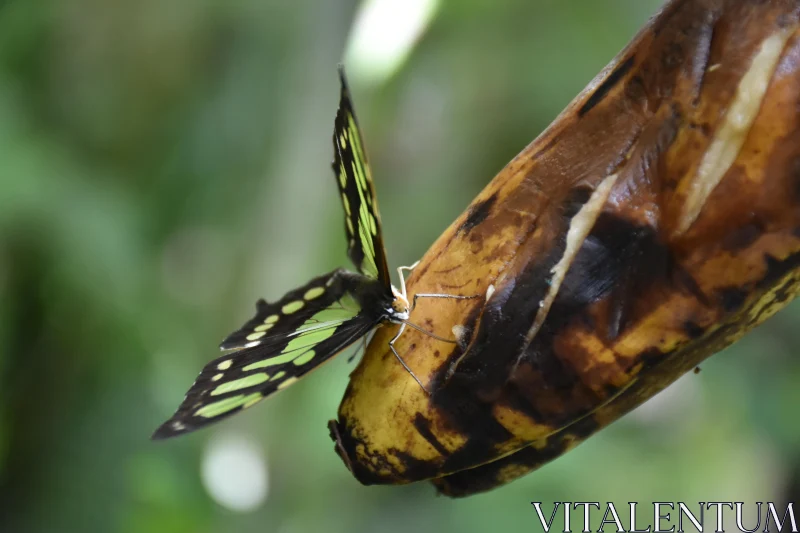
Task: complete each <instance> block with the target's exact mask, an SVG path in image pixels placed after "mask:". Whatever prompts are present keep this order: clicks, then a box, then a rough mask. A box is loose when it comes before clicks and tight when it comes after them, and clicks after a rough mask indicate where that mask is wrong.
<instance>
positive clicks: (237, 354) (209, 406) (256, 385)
mask: <svg viewBox="0 0 800 533" xmlns="http://www.w3.org/2000/svg"><path fill="white" fill-rule="evenodd" d="M339 79H340V82H341V93H340V100H339V109H338V112H337V113H336V120H335V122H334V131H333V145H334V160H333V170H334V173H335V174H336V182H337V184H338V187H339V193H340V195H341V199H342V205H343V207H344V212H345V232H346V235H347V254H348V256H349V257H350V260H351V261H352V262H353V263H354V265H355V266H356V268H357V270H358V272H350V271H347V270H345V269H341V268H340V269H336V270H333V271H332V272H329V273H327V274H324V275H322V276H319V277H317V278H314V279H312V280H311V281H310V282H308V283H307V284H305V285H304V286H302V287H300V288H297V289H295V290H293V291H291V292H289V293H287V294H286V295H285V296H284V297H283V298H281V299H280V300H278V301H277V302H274V303H267V302H266V301H265V300H263V299H261V300H259V301H258V302H257V303H256V314H255V316H254V317H253V318H251V319H250V320H249V321H247V323H245V324H244V326H242V327H241V328H240V329H238V330H237V331H235V332H233V333H231V334H230V335H229V336H228V337H227V338H225V340H223V341H222V344H221V345H220V349H222V350H225V351H227V352H228V353H226V354H225V355H223V356H221V357H219V358H218V359H215V360H214V361H211V362H210V363H208V364H207V365H206V366H205V368H203V370H202V372H201V373H200V376H199V377H198V378H197V379H196V380H195V382H194V384H193V385H192V387H191V388H190V389H189V392H188V393H187V394H186V397H185V398H184V400H183V402H182V403H181V405H180V406H179V407H178V410H177V411H176V412H175V414H174V415H172V417H171V418H170V419H169V420H167V421H166V422H165V423H164V424H162V425H161V426H160V427H159V428H158V429H157V430H156V432H155V433H154V434H153V438H154V439H163V438H169V437H174V436H177V435H181V434H184V433H188V432H190V431H194V430H196V429H199V428H201V427H204V426H207V425H209V424H211V423H214V422H217V421H219V420H221V419H223V418H226V417H228V416H230V415H232V414H234V413H236V412H239V411H241V410H242V409H246V408H248V407H250V406H252V405H254V404H256V403H258V402H259V401H261V400H263V399H264V398H266V397H267V396H269V395H270V394H272V393H274V392H276V391H278V390H281V389H284V388H286V387H288V386H290V385H292V384H293V383H295V382H296V381H297V380H298V379H299V378H300V377H302V376H303V375H305V374H306V373H308V372H309V371H311V370H313V369H314V368H317V367H318V366H319V365H320V364H322V363H324V362H325V361H327V360H329V359H330V358H331V357H333V356H334V355H336V354H337V353H339V352H340V351H342V350H343V349H345V348H347V347H348V346H350V345H351V344H353V343H354V342H355V341H357V340H359V339H361V338H362V337H364V336H365V335H367V334H368V333H369V332H371V331H372V330H373V329H374V328H375V327H377V326H379V325H381V324H386V323H391V324H399V325H400V328H399V329H398V332H397V334H396V335H395V337H394V338H393V339H392V340H391V341H390V342H389V346H390V348H391V349H392V352H393V353H394V355H395V357H396V358H397V360H398V361H399V362H400V363H401V364H402V365H403V367H404V368H405V369H406V370H407V371H408V372H409V373H410V374H411V376H412V377H414V379H415V380H416V381H417V383H419V385H420V386H421V387H422V388H423V389H424V388H425V387H424V385H423V384H422V382H421V381H420V380H419V379H418V378H417V376H416V375H415V374H414V373H413V372H412V371H411V369H410V368H409V367H408V366H407V365H406V363H405V362H404V361H403V358H402V357H401V356H400V354H398V353H397V350H396V349H395V348H394V342H395V341H396V340H397V339H398V338H399V337H400V335H401V334H402V333H403V331H404V329H405V327H406V326H409V327H412V328H415V329H418V330H420V331H422V332H423V333H426V334H428V335H430V336H432V337H434V338H436V339H439V340H442V341H445V342H454V341H451V340H448V339H444V338H442V337H438V336H436V335H434V334H433V333H430V332H428V331H425V330H423V329H421V328H420V327H419V326H416V325H414V324H413V323H411V322H408V318H409V314H410V312H411V311H412V310H413V309H414V307H415V305H416V302H417V298H423V297H431V298H454V299H466V298H474V296H456V295H449V294H416V295H415V296H414V298H413V300H412V302H411V304H410V305H409V301H408V297H407V295H406V287H405V279H404V277H403V271H404V270H407V271H410V270H412V269H413V268H414V266H416V264H414V265H412V266H410V267H399V268H398V269H397V272H398V274H399V276H400V289H397V288H395V287H394V286H393V285H392V283H391V277H390V275H389V268H388V266H387V262H386V252H385V250H384V246H383V237H382V234H381V220H380V215H379V214H378V202H377V198H376V195H375V187H374V185H373V182H372V176H371V173H370V168H369V164H368V162H367V156H366V152H365V151H364V143H363V141H362V138H361V134H360V131H359V128H358V122H357V121H356V115H355V112H354V110H353V105H352V102H351V100H350V92H349V89H348V87H347V81H346V79H345V75H344V69H343V68H342V67H341V66H340V67H339Z"/></svg>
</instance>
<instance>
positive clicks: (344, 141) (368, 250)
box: [333, 67, 391, 287]
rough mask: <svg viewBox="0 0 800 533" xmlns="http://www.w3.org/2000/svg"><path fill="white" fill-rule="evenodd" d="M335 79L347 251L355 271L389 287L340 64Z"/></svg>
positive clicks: (336, 164)
mask: <svg viewBox="0 0 800 533" xmlns="http://www.w3.org/2000/svg"><path fill="white" fill-rule="evenodd" d="M339 78H340V80H341V87H342V88H341V96H340V99H339V110H338V112H337V113H336V122H335V125H334V130H333V147H334V150H333V171H334V172H335V173H336V178H337V179H336V181H337V183H338V185H339V192H340V193H341V196H342V204H343V205H344V212H345V231H346V232H347V254H348V256H349V257H350V259H351V260H352V261H353V263H354V264H355V265H356V267H357V268H358V270H359V272H361V273H362V274H364V275H365V276H369V277H371V278H375V279H379V280H380V281H381V282H383V284H384V285H385V286H386V287H389V286H390V284H391V280H390V277H389V269H388V267H387V264H386V252H385V250H384V248H383V237H382V234H381V218H380V215H379V213H378V201H377V198H376V197H375V186H374V184H373V183H372V175H371V172H370V168H369V163H368V162H367V154H366V152H365V150H364V142H363V140H362V139H361V133H360V132H359V129H358V122H357V121H356V114H355V111H354V110H353V104H352V102H351V101H350V91H349V89H348V88H347V80H346V79H345V76H344V69H343V68H342V67H339Z"/></svg>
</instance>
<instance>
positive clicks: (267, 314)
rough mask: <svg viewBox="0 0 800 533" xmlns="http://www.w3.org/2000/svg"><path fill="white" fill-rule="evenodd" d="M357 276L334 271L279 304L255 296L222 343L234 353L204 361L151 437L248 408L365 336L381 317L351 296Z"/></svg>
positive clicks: (176, 432) (184, 430)
mask: <svg viewBox="0 0 800 533" xmlns="http://www.w3.org/2000/svg"><path fill="white" fill-rule="evenodd" d="M362 279H366V278H363V277H362V276H358V275H357V274H351V273H348V272H346V271H343V270H334V271H333V272H330V273H329V274H326V275H323V276H320V277H318V278H315V279H313V280H312V281H311V282H309V283H308V284H306V285H304V286H303V287H300V288H299V289H296V290H294V291H291V292H290V293H288V294H287V295H286V296H284V297H283V298H281V299H280V301H278V302H275V303H272V304H269V303H267V302H265V301H264V300H259V302H258V304H257V306H256V315H255V316H254V317H253V318H252V319H251V320H249V321H248V322H247V323H246V324H245V325H244V326H243V327H242V328H241V329H239V330H238V331H236V332H234V333H232V334H231V335H229V336H228V337H227V338H226V339H225V340H224V341H223V342H222V345H221V348H222V349H226V350H232V351H230V352H229V353H228V354H226V355H223V356H222V357H220V358H218V359H216V360H214V361H211V362H210V363H208V364H207V365H206V367H205V368H204V369H203V371H202V372H201V373H200V376H199V377H198V378H197V380H195V382H194V384H193V385H192V387H191V388H190V389H189V392H188V393H187V394H186V397H185V398H184V400H183V402H182V403H181V405H180V407H179V408H178V410H177V411H176V412H175V414H174V415H173V416H172V418H170V419H169V420H167V421H166V422H165V423H164V424H163V425H161V427H159V428H158V429H157V430H156V432H155V434H154V435H153V438H156V439H159V438H168V437H174V436H176V435H180V434H182V433H187V432H189V431H194V430H195V429H198V428H201V427H203V426H206V425H208V424H210V423H212V422H216V421H218V420H220V419H222V418H225V417H227V416H230V415H232V414H234V413H236V412H238V411H240V410H242V409H245V408H247V407H250V406H251V405H254V404H255V403H257V402H259V401H260V400H262V399H264V398H265V397H267V396H269V395H270V394H272V393H273V392H275V391H277V390H280V389H283V388H285V387H287V386H289V385H291V384H292V383H294V382H295V381H296V380H297V379H298V378H300V377H301V376H303V375H304V374H306V373H307V372H309V371H311V370H313V369H314V368H316V367H318V366H319V365H320V364H321V363H323V362H325V361H327V360H328V359H330V358H331V357H332V356H334V355H335V354H337V353H338V352H340V351H341V350H343V349H344V348H346V347H347V346H349V345H350V344H352V343H353V342H355V341H356V340H358V339H359V338H361V337H362V336H364V335H366V334H367V333H368V332H369V331H370V330H371V329H372V328H373V327H375V326H376V325H377V324H378V323H379V322H380V319H381V316H380V313H379V312H378V313H376V312H375V310H371V309H363V308H362V305H361V304H360V303H359V301H358V299H357V298H356V297H355V296H354V295H355V294H356V293H358V284H359V283H360V281H361V280H362Z"/></svg>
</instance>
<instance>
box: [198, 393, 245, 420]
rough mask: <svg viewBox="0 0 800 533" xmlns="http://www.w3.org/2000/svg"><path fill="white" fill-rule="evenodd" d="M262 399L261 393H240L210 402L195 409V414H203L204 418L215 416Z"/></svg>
mask: <svg viewBox="0 0 800 533" xmlns="http://www.w3.org/2000/svg"><path fill="white" fill-rule="evenodd" d="M260 399H261V394H260V393H258V392H254V393H253V394H239V395H238V396H232V397H231V398H225V399H224V400H220V401H218V402H214V403H210V404H208V405H206V406H204V407H201V408H200V409H198V410H197V411H195V413H194V416H201V417H203V418H214V417H217V416H220V415H224V414H225V413H227V412H228V411H233V410H234V409H237V408H239V407H244V406H247V407H249V406H250V405H252V404H253V403H255V402H257V401H258V400H260Z"/></svg>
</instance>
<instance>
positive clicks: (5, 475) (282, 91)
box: [0, 0, 800, 533]
mask: <svg viewBox="0 0 800 533" xmlns="http://www.w3.org/2000/svg"><path fill="white" fill-rule="evenodd" d="M378 3H379V4H386V1H384V2H378ZM389 3H391V2H389ZM372 4H375V2H373V3H372ZM659 4H660V1H659V0H602V1H601V0H595V1H588V0H502V1H498V0H441V1H439V2H435V1H429V0H419V1H411V0H409V1H407V2H401V5H402V6H404V7H403V8H402V9H401V10H400V11H398V12H397V13H394V14H392V16H391V17H390V19H389V20H390V22H389V23H388V24H387V23H386V22H385V20H383V19H380V18H379V17H372V18H370V17H365V18H359V9H366V8H367V7H369V6H365V5H359V2H357V1H355V0H325V1H320V0H317V1H312V0H294V1H288V0H283V1H279V0H229V1H227V2H220V1H212V0H170V1H162V0H158V1H157V0H138V1H135V2H133V1H131V2H126V1H123V0H116V1H110V0H69V1H67V0H36V1H34V0H6V1H5V2H2V3H0V532H2V533H17V532H20V533H28V532H33V533H38V532H67V533H71V532H84V533H85V532H102V533H106V532H122V533H133V532H136V533H138V532H148V533H162V532H163V533H167V532H169V533H172V532H177V533H183V532H186V533H189V532H191V533H214V532H222V533H239V532H279V533H304V532H317V531H325V532H332V533H336V532H403V533H406V532H408V531H415V532H428V531H430V532H437V533H441V532H450V531H453V532H455V531H458V532H484V531H509V532H511V531H538V530H540V526H539V525H538V521H537V519H536V516H535V512H534V510H533V508H532V507H531V506H530V503H529V502H530V501H545V502H552V501H554V500H567V501H600V502H605V501H615V502H619V505H620V506H622V508H626V507H625V505H626V502H628V501H632V500H638V501H643V502H649V501H652V500H663V501H687V502H695V503H696V502H697V501H709V500H715V499H716V500H723V501H736V500H741V501H745V502H752V501H754V500H761V501H766V500H776V499H777V500H780V499H786V498H789V499H794V500H795V501H796V500H797V499H798V493H800V487H799V484H800V482H798V476H799V475H800V469H799V468H798V465H800V454H799V453H798V451H797V450H798V449H800V421H798V416H797V414H796V406H797V405H798V404H799V403H800V388H798V387H797V385H796V383H797V382H798V379H800V365H798V359H797V358H796V357H794V354H795V353H796V352H797V350H798V348H800V332H799V331H798V329H797V327H796V326H794V322H795V321H796V319H797V316H798V307H797V305H794V306H792V307H791V308H789V309H788V310H786V311H784V312H782V313H780V314H779V315H778V316H777V317H775V318H774V319H772V320H770V321H769V322H768V323H767V324H765V325H764V326H763V327H761V328H760V329H759V330H758V331H756V332H755V333H754V334H751V335H749V336H747V337H746V338H745V339H744V340H743V341H741V342H740V343H738V344H737V345H736V346H734V347H733V348H731V349H729V350H727V351H726V352H725V353H722V354H719V355H717V356H715V357H713V358H712V359H711V360H709V361H708V362H707V363H706V364H704V365H703V372H702V373H700V374H699V375H689V376H686V377H684V378H683V379H681V380H680V381H679V382H677V383H676V384H675V385H674V386H672V387H671V388H670V389H668V390H667V391H665V392H664V393H663V394H661V395H660V396H658V397H656V398H655V399H654V400H652V401H651V402H649V403H648V404H646V405H644V406H643V407H642V408H640V409H638V410H637V411H636V412H634V413H632V414H631V415H630V416H628V417H626V418H624V419H623V420H621V421H620V422H618V423H617V424H615V425H614V426H613V427H611V428H610V429H608V430H606V431H604V432H602V433H601V434H600V435H599V436H597V437H595V438H592V439H590V440H589V441H588V442H587V443H586V444H584V445H583V446H581V447H579V448H578V449H577V450H575V451H573V452H570V453H569V454H567V455H565V456H564V457H562V458H560V459H558V460H557V461H555V462H553V463H551V464H550V465H548V466H546V467H545V468H542V469H541V470H539V471H538V472H536V473H534V474H532V475H529V476H527V477H525V478H523V479H522V480H520V481H517V482H515V483H513V484H511V485H509V486H506V487H504V488H501V489H498V490H495V491H493V492H491V493H488V494H485V495H480V496H476V497H473V498H470V499H467V500H449V499H446V498H437V497H435V496H434V491H433V489H432V487H431V486H430V485H428V484H417V485H413V486H407V487H362V486H361V485H359V484H358V483H357V482H356V481H355V480H354V479H353V478H352V477H351V476H350V474H349V472H348V471H347V470H346V468H345V467H344V465H343V464H342V462H341V461H340V459H339V458H338V457H337V456H336V454H335V453H334V451H333V443H332V442H331V440H330V438H329V437H328V430H327V428H326V422H327V420H328V419H330V418H333V417H334V415H335V413H336V408H337V405H338V402H339V400H340V399H341V396H342V394H343V392H344V389H345V386H346V382H347V376H348V374H349V372H350V371H351V370H352V368H353V364H354V363H348V362H347V357H346V356H344V357H339V358H337V359H336V360H334V362H332V363H330V364H328V365H326V366H325V367H324V368H323V369H321V370H319V371H318V372H316V373H314V374H313V376H311V377H309V378H308V379H307V380H304V381H303V382H301V383H300V384H298V385H296V386H294V387H292V388H291V389H290V390H289V391H287V392H285V393H283V394H280V395H278V396H276V397H275V398H273V399H270V400H269V401H268V402H264V403H263V404H262V405H260V406H259V407H257V408H254V409H251V410H249V411H248V412H246V413H243V414H242V415H240V416H237V417H235V418H233V419H231V420H230V421H227V422H225V423H222V424H219V425H217V426H214V427H213V429H209V430H206V431H202V432H199V433H196V434H193V435H190V436H188V437H185V438H181V439H177V440H173V441H166V442H151V441H150V440H149V436H150V434H151V432H152V431H153V430H154V429H155V427H156V426H157V425H158V424H159V423H161V422H162V421H164V420H165V419H166V418H167V417H168V416H169V415H170V414H171V413H172V412H173V410H174V409H175V408H176V407H177V405H178V403H179V402H180V400H181V399H182V397H183V394H184V393H185V391H186V389H187V388H188V386H189V385H190V384H191V382H192V380H193V379H194V377H195V375H196V373H197V372H198V371H199V370H200V368H201V367H202V365H203V364H204V363H205V362H206V361H208V360H210V359H211V358H213V357H216V356H217V354H218V352H217V349H216V346H217V344H218V342H219V341H220V340H221V339H222V337H223V336H224V335H226V334H227V333H229V332H230V331H232V330H233V329H235V328H236V327H238V326H239V325H240V324H241V323H242V322H243V321H244V320H245V319H247V318H249V317H250V315H251V314H252V311H253V304H254V302H255V300H256V299H257V298H258V297H261V296H263V297H266V298H268V299H274V298H277V297H279V296H280V295H281V294H282V293H283V292H285V291H286V290H288V289H290V288H293V287H295V286H298V285H300V284H302V283H304V282H305V281H306V280H307V279H309V278H310V277H312V276H313V275H316V274H319V273H322V272H325V271H327V270H329V269H332V268H334V267H336V266H339V265H346V264H347V260H346V256H345V242H344V236H343V231H342V215H341V212H340V211H341V207H340V205H339V201H338V198H337V195H336V187H335V185H334V181H333V177H332V173H331V170H330V161H331V158H332V146H331V141H330V136H331V128H332V123H333V116H334V113H335V108H336V103H337V98H338V80H337V77H336V64H337V63H338V62H339V61H341V60H342V58H343V57H344V55H343V54H345V50H348V52H347V56H346V62H347V64H348V67H349V75H350V82H351V88H352V90H353V93H354V99H355V102H356V108H357V110H358V112H359V118H360V121H361V126H362V128H363V130H364V134H365V138H366V144H367V146H368V150H369V153H370V156H371V159H372V164H373V170H374V174H375V176H376V183H377V189H378V192H379V196H380V204H381V208H382V215H383V223H384V230H385V238H386V243H387V247H388V254H389V261H390V263H391V264H394V265H397V264H409V263H411V262H413V261H414V260H416V259H417V258H418V257H420V256H421V255H422V254H423V253H424V252H425V250H426V249H427V247H428V246H429V245H430V244H431V243H432V242H433V240H434V239H435V238H436V237H438V235H439V234H440V233H441V232H442V231H443V230H444V229H445V228H446V227H447V226H448V225H449V224H450V222H451V221H452V220H453V219H454V218H455V217H456V216H457V215H458V214H459V213H460V212H461V211H463V210H464V208H465V207H466V206H467V205H468V203H469V202H470V200H471V199H472V198H473V197H474V196H475V195H476V194H477V193H478V191H479V190H480V189H481V188H482V187H483V186H484V185H485V184H486V183H487V182H488V181H489V180H490V179H491V178H492V177H493V176H494V174H495V173H496V172H497V171H498V170H500V169H501V168H502V167H503V165H504V164H505V163H506V162H508V161H509V160H510V159H511V157H513V156H514V155H515V154H516V153H517V152H519V151H520V150H521V149H522V148H523V147H524V146H525V145H526V144H528V143H529V142H530V141H531V140H532V139H533V138H534V137H535V136H536V135H538V133H539V132H540V131H541V130H542V129H543V128H544V127H546V126H547V124H548V123H549V122H550V121H551V120H552V119H553V118H554V117H555V116H556V115H557V114H558V113H559V112H560V111H561V109H562V108H563V107H564V106H565V105H566V104H567V103H568V102H569V100H571V99H572V97H573V96H574V95H575V94H577V93H578V91H580V90H581V89H582V88H583V86H584V85H585V84H586V83H588V81H589V80H590V79H591V78H592V77H593V76H594V75H595V74H596V73H597V72H598V71H599V70H600V69H601V68H602V67H603V66H604V65H605V64H606V63H607V62H608V61H609V60H610V59H611V58H612V57H613V56H614V55H615V54H616V53H617V52H618V51H619V49H621V48H622V47H623V46H624V45H625V43H627V42H628V40H629V39H630V38H631V37H632V36H633V35H634V33H635V32H636V31H637V30H638V28H639V27H640V26H641V25H642V24H644V22H645V21H646V20H647V18H648V17H649V16H650V15H651V14H652V13H654V12H655V10H656V9H657V7H658V5H659ZM414 6H416V8H419V9H421V10H422V11H425V13H426V16H427V19H426V20H425V21H423V22H419V21H418V22H417V23H416V24H417V26H418V27H417V28H416V29H417V32H418V33H419V38H418V39H416V40H414V39H406V40H405V41H403V40H402V39H400V40H399V41H398V42H399V43H400V44H397V43H395V45H394V47H392V46H390V45H391V44H392V43H391V42H388V41H387V42H388V44H387V43H386V42H382V41H381V39H383V40H391V39H394V38H395V37H397V36H398V35H400V34H402V31H401V30H402V28H401V26H402V25H401V23H400V19H403V20H405V19H404V18H403V17H405V16H407V15H408V14H409V13H406V11H408V12H413V11H414V9H416V8H415V7H414ZM372 7H376V6H375V5H372ZM377 7H378V8H380V7H381V6H377ZM384 7H385V6H384ZM361 13H362V14H363V11H362V12H361ZM412 14H413V13H412ZM412 18H413V17H412ZM359 20H360V22H358V21H359ZM354 21H356V22H354ZM409 24H410V26H409V27H410V28H411V30H413V29H414V25H415V23H414V21H413V20H411V22H410V23H409ZM411 33H412V34H413V33H414V32H413V31H411ZM395 34H397V35H395ZM400 36H402V35H400ZM379 41H381V42H379ZM348 43H349V44H348ZM548 508H549V507H548ZM626 514H627V513H625V515H626Z"/></svg>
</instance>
